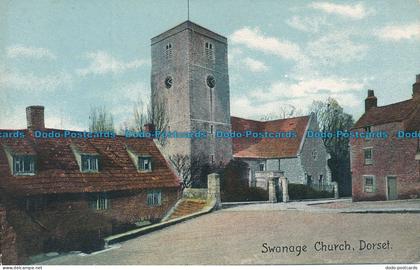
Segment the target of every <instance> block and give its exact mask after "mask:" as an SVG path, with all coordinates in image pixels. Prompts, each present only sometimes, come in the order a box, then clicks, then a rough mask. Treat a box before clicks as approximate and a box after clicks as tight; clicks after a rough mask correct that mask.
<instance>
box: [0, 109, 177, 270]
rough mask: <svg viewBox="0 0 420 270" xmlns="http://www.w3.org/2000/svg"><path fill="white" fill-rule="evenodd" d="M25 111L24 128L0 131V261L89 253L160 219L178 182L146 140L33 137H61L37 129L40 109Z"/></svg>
mask: <svg viewBox="0 0 420 270" xmlns="http://www.w3.org/2000/svg"><path fill="white" fill-rule="evenodd" d="M26 112H27V120H28V128H27V129H25V130H0V133H2V134H3V135H4V136H2V137H3V138H0V195H1V197H0V198H1V201H0V224H1V238H0V239H1V241H0V248H1V249H0V253H1V254H2V263H6V264H10V263H22V262H25V261H26V260H27V258H28V257H29V256H31V255H35V254H38V253H41V252H48V251H66V250H67V251H68V250H83V251H90V250H95V249H96V248H100V247H101V239H103V237H104V236H107V235H110V234H112V233H118V232H121V231H123V230H127V229H130V228H134V227H136V226H141V225H144V224H149V223H153V222H156V221H159V220H160V219H162V218H163V217H164V215H165V214H166V213H167V212H168V211H169V210H170V209H171V208H172V207H173V206H174V205H175V203H176V201H177V200H178V197H179V195H180V182H179V179H178V177H177V176H176V175H175V174H174V173H173V171H172V170H171V168H170V165H169V164H168V163H167V161H166V160H165V159H164V157H163V156H162V154H161V152H160V151H159V149H158V147H157V146H156V145H155V143H154V141H153V140H152V139H126V138H125V137H122V136H116V137H115V138H114V139H104V138H92V139H84V138H63V137H60V138H35V137H34V132H35V131H36V130H42V131H45V132H51V131H55V132H56V133H60V132H61V133H62V132H63V131H62V130H52V129H46V128H45V127H44V108H43V107H41V106H32V107H28V108H27V110H26ZM7 134H9V135H12V136H13V134H15V135H20V138H4V137H9V136H7ZM22 137H23V138H22Z"/></svg>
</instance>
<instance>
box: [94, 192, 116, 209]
mask: <svg viewBox="0 0 420 270" xmlns="http://www.w3.org/2000/svg"><path fill="white" fill-rule="evenodd" d="M110 206H111V203H110V200H109V199H108V195H107V194H106V193H100V194H95V195H93V196H92V198H91V200H90V208H92V209H95V210H106V209H109V208H110Z"/></svg>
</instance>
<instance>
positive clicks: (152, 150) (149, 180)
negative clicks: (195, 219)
mask: <svg viewBox="0 0 420 270" xmlns="http://www.w3.org/2000/svg"><path fill="white" fill-rule="evenodd" d="M20 145H25V147H26V146H27V147H28V148H29V147H31V148H32V149H33V150H34V152H35V153H36V165H37V166H36V167H37V171H36V174H35V175H34V176H13V175H12V174H11V171H10V167H9V164H8V161H7V156H6V152H5V150H4V149H5V147H6V148H7V147H9V148H12V149H15V148H19V146H20ZM71 145H77V146H78V147H81V148H83V149H81V151H82V152H84V151H87V152H89V153H92V152H93V151H94V152H95V153H97V154H99V155H100V156H99V172H97V173H82V172H81V171H80V168H79V166H78V164H77V161H76V158H75V155H74V153H73V151H72V149H71ZM127 145H130V146H131V147H133V148H135V149H138V150H139V151H140V149H141V152H145V153H149V154H150V155H151V156H152V164H153V171H152V172H138V171H137V168H136V167H135V165H134V163H133V161H132V160H131V158H130V156H129V154H128V152H127V149H126V148H127ZM0 176H1V177H0V189H4V190H6V191H8V192H13V193H14V194H17V195H31V194H47V193H79V192H106V191H115V190H135V189H149V188H172V187H173V188H177V187H179V185H180V182H179V179H178V178H177V176H176V175H175V174H174V173H173V171H172V170H171V168H170V167H169V165H168V164H167V162H166V160H165V159H164V157H163V156H162V154H161V153H160V152H159V150H158V148H157V146H156V145H155V143H154V142H153V140H152V139H127V138H125V137H123V136H117V137H116V138H115V139H97V138H95V139H65V138H59V139H35V138H34V137H32V136H30V135H29V134H28V132H27V131H25V138H24V139H0Z"/></svg>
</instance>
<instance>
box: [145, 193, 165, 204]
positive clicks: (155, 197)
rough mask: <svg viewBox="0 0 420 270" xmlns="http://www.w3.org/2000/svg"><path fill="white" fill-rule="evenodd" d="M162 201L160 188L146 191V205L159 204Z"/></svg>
mask: <svg viewBox="0 0 420 270" xmlns="http://www.w3.org/2000/svg"><path fill="white" fill-rule="evenodd" d="M161 203H162V193H161V192H160V190H152V191H149V192H147V205H149V206H159V205H161Z"/></svg>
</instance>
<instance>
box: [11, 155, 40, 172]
mask: <svg viewBox="0 0 420 270" xmlns="http://www.w3.org/2000/svg"><path fill="white" fill-rule="evenodd" d="M13 173H14V174H15V175H25V174H34V173H35V158H34V157H33V156H14V157H13Z"/></svg>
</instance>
